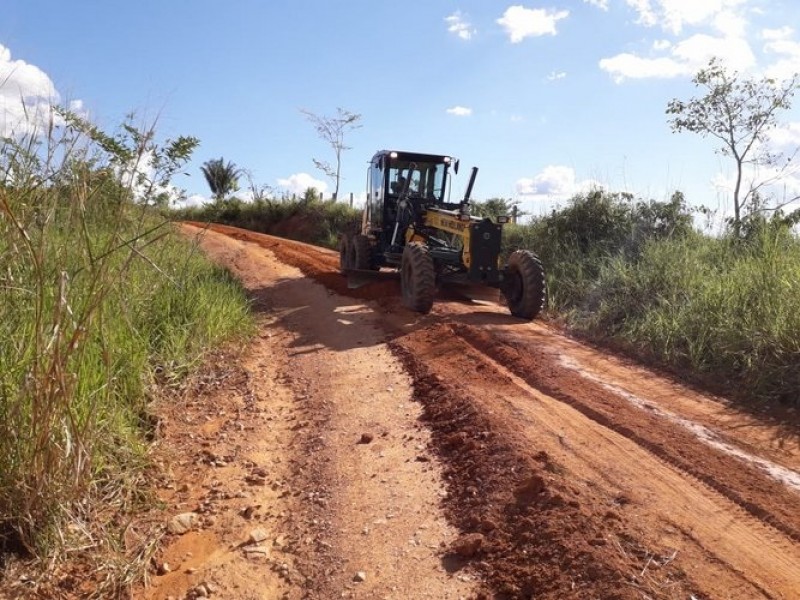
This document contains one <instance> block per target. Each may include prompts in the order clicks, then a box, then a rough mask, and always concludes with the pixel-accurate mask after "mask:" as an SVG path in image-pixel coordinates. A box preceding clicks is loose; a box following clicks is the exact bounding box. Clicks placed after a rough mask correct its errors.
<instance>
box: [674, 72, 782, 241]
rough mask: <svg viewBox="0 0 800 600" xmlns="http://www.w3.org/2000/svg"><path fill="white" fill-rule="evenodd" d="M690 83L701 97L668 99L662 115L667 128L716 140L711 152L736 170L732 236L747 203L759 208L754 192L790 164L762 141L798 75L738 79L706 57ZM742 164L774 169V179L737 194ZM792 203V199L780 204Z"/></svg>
mask: <svg viewBox="0 0 800 600" xmlns="http://www.w3.org/2000/svg"><path fill="white" fill-rule="evenodd" d="M692 81H693V83H694V84H695V87H697V88H700V89H701V90H703V91H704V94H703V95H702V96H700V97H697V98H692V99H690V100H687V101H682V100H678V99H673V100H671V101H670V102H669V104H668V105H667V114H668V115H673V117H672V118H671V119H670V125H671V127H672V130H673V131H675V132H680V131H690V132H692V133H698V134H700V135H701V136H703V137H707V136H711V137H713V138H716V139H717V140H718V141H719V142H720V146H719V148H718V149H717V152H718V153H720V154H722V155H723V156H730V157H731V158H732V159H733V161H734V164H735V166H736V183H735V185H734V190H733V210H734V217H733V225H734V229H735V230H736V231H737V232H738V231H739V228H740V226H741V222H742V216H743V212H744V211H745V210H746V209H747V208H748V205H749V206H750V210H758V209H759V208H761V207H760V206H759V202H758V200H759V198H760V196H759V195H758V193H757V192H758V189H759V188H761V187H762V186H764V185H766V184H768V183H774V182H775V181H776V180H777V179H778V177H779V176H780V173H782V172H783V171H784V170H785V169H786V167H787V166H788V164H789V162H790V161H791V158H792V157H791V156H790V157H788V158H786V157H783V158H782V157H781V156H780V155H776V154H772V153H770V151H769V149H768V148H767V144H766V142H767V141H768V135H769V132H770V131H772V130H774V129H775V127H776V126H777V124H778V120H777V114H778V113H779V112H780V111H781V110H788V109H789V108H790V107H791V100H792V96H793V95H794V92H795V90H796V89H797V86H798V75H797V74H795V75H794V77H792V78H791V79H789V80H788V81H783V82H778V81H776V80H775V79H771V78H769V77H763V78H760V79H755V78H744V77H742V76H740V74H739V73H737V72H735V71H734V72H733V73H729V72H728V71H726V70H725V68H724V67H723V66H722V65H720V63H719V62H718V61H717V59H712V60H711V61H710V62H709V64H708V66H707V67H706V68H704V69H701V70H700V71H699V72H698V73H697V75H695V76H694V78H693V79H692ZM748 165H750V166H753V167H758V166H770V167H776V168H777V173H778V174H779V175H778V176H777V177H772V178H770V179H768V180H764V181H761V182H760V183H759V182H755V181H754V182H752V183H751V185H750V186H749V188H748V189H746V190H743V181H742V180H743V178H744V171H745V168H746V167H747V166H748ZM793 200H796V198H792V199H791V200H788V201H785V202H783V203H782V204H783V205H785V204H788V203H789V202H792V201H793ZM776 208H777V207H776Z"/></svg>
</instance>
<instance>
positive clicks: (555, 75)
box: [547, 71, 567, 81]
mask: <svg viewBox="0 0 800 600" xmlns="http://www.w3.org/2000/svg"><path fill="white" fill-rule="evenodd" d="M566 76H567V74H566V73H565V72H564V71H552V72H551V73H550V75H548V76H547V81H558V80H559V79H564V78H565V77H566Z"/></svg>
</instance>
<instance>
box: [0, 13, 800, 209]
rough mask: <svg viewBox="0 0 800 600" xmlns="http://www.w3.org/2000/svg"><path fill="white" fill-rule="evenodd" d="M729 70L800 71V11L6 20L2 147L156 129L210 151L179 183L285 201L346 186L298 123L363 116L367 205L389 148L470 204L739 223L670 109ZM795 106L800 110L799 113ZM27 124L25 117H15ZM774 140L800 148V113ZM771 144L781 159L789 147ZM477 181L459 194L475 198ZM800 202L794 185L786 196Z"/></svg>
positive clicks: (700, 147)
mask: <svg viewBox="0 0 800 600" xmlns="http://www.w3.org/2000/svg"><path fill="white" fill-rule="evenodd" d="M712 55H718V56H720V57H721V58H722V60H723V61H724V62H725V64H727V65H729V66H730V67H731V68H733V69H737V70H741V71H744V72H748V73H753V74H759V75H760V74H764V73H766V74H769V75H773V76H778V77H783V76H788V75H789V74H791V73H793V72H796V71H800V4H798V3H797V0H548V1H546V2H539V1H535V2H525V3H522V4H514V3H511V2H497V1H489V0H460V1H450V0H409V1H407V2H404V3H400V2H387V1H384V0H370V1H367V0H351V1H343V0H342V1H339V2H334V1H332V0H329V1H323V0H273V1H270V2H267V1H262V2H256V1H253V0H247V1H245V0H242V1H236V0H234V1H231V2H228V3H220V2H218V1H215V2H211V1H207V0H193V1H191V2H190V1H188V0H166V1H165V0H161V1H160V2H153V1H150V0H141V1H139V2H136V3H123V2H119V1H116V0H109V1H107V2H92V3H89V2H71V3H67V2H54V1H43V0H19V1H13V0H5V2H4V5H3V8H2V16H0V81H4V82H5V83H4V84H3V85H2V86H1V87H0V127H2V126H5V127H6V128H8V127H9V123H10V122H11V121H12V120H13V117H14V116H15V115H17V114H18V113H19V111H18V110H17V109H16V108H15V107H14V104H15V103H19V100H20V96H24V97H25V98H26V99H27V101H28V102H36V101H37V99H38V100H41V101H44V99H46V98H49V99H53V98H54V99H55V100H57V101H58V102H61V103H69V102H73V106H75V107H79V108H80V109H81V110H84V111H86V112H87V114H88V115H89V116H90V118H91V119H93V120H95V121H96V122H97V123H99V124H100V125H101V126H103V127H105V128H108V129H113V127H114V126H115V125H116V124H117V123H119V122H120V121H121V120H122V119H123V118H124V116H125V115H126V114H128V113H130V112H132V111H133V112H136V113H137V115H138V116H139V117H140V118H141V119H143V120H144V121H147V120H152V119H153V118H155V117H156V116H158V119H159V124H158V131H159V133H160V135H161V136H163V137H167V136H175V135H178V134H187V135H194V136H197V137H198V138H200V140H201V146H200V147H199V148H198V150H197V151H196V153H195V158H194V160H193V161H192V163H191V164H190V165H189V167H188V169H187V171H188V173H189V174H190V176H189V177H181V178H179V179H178V180H177V181H176V183H177V184H178V185H179V186H180V187H182V188H185V189H186V190H187V192H188V193H189V195H190V196H193V201H195V202H196V201H199V200H200V199H201V198H202V197H208V195H209V192H208V190H207V188H206V185H205V182H204V180H203V177H202V174H201V173H200V170H199V167H200V165H201V164H202V163H203V162H204V161H206V160H208V159H211V158H217V157H220V156H222V157H224V158H225V159H226V160H231V161H233V162H235V163H236V164H237V165H238V166H240V167H243V168H246V169H248V170H249V171H251V172H252V174H253V178H254V179H255V181H256V182H257V183H259V184H268V185H270V186H273V187H274V188H276V189H277V190H278V191H281V190H293V189H295V188H297V187H298V186H299V187H302V186H303V185H307V184H308V183H315V182H316V185H318V186H319V187H324V188H325V191H326V192H328V193H330V191H331V190H332V189H333V186H332V184H331V182H330V181H326V180H325V177H324V175H323V174H322V173H321V172H319V171H317V170H315V169H314V166H313V164H312V157H315V158H320V159H325V160H330V159H332V156H331V153H330V151H329V149H328V148H327V147H326V146H325V145H324V143H323V142H322V141H321V140H319V139H318V138H317V136H316V134H315V132H314V130H313V128H312V126H311V125H310V124H309V123H308V122H307V121H306V120H305V119H304V117H303V115H302V114H301V113H300V109H301V108H305V109H308V110H311V111H313V112H315V113H319V114H329V115H332V114H334V113H335V111H336V108H337V107H343V108H345V109H348V110H350V111H353V112H356V113H360V114H361V115H362V124H363V127H361V128H360V129H358V130H356V131H353V132H351V133H350V134H348V137H347V139H346V143H347V144H348V145H349V146H352V149H351V150H349V151H347V153H346V154H345V156H344V162H343V175H344V180H343V182H342V186H341V192H342V193H343V195H345V194H348V193H349V192H353V193H355V194H356V197H359V196H362V195H363V190H364V185H365V182H364V179H365V170H366V163H367V161H368V160H369V158H370V157H371V156H372V154H373V153H374V152H375V151H376V150H378V149H382V148H393V149H403V150H415V151H421V152H432V153H443V154H451V155H454V156H457V157H459V158H461V160H462V165H464V166H471V165H477V166H479V167H480V169H481V170H480V174H479V177H478V181H477V184H476V188H475V191H474V196H475V197H477V198H479V199H481V198H487V197H491V196H502V197H508V198H515V199H519V200H520V201H521V202H522V205H523V207H524V208H525V209H526V210H529V211H530V212H532V213H534V214H538V213H540V212H542V211H544V210H547V209H548V208H550V207H551V206H552V205H553V204H555V203H563V202H564V201H565V199H566V198H568V197H569V196H570V195H572V194H573V193H575V192H576V191H578V190H580V189H582V188H583V187H585V186H588V185H592V184H599V185H602V186H603V187H605V188H607V189H611V190H614V191H630V192H633V193H635V194H637V195H642V196H645V197H652V198H655V199H665V198H666V197H668V196H669V194H670V193H671V192H672V191H673V190H675V189H680V190H682V191H684V193H685V194H686V196H687V198H688V200H689V201H690V202H691V203H693V204H705V205H707V206H710V207H711V208H721V209H725V208H726V206H727V202H726V198H727V193H726V191H725V181H726V179H727V178H729V177H730V175H731V174H732V171H731V165H729V164H728V162H727V161H726V160H725V159H723V158H722V157H719V156H717V155H715V154H714V152H713V149H714V146H713V144H712V143H711V142H710V141H709V140H703V139H701V138H698V137H695V136H693V135H692V134H673V133H671V132H670V129H669V126H668V123H667V117H666V115H665V112H664V111H665V108H666V105H667V102H668V101H669V100H670V99H672V98H674V97H679V98H688V97H690V96H691V95H692V94H693V89H694V88H693V86H692V85H691V83H690V79H691V76H692V74H693V73H695V72H696V71H697V70H698V69H699V68H700V67H702V66H704V65H705V64H706V63H707V61H708V58H709V57H710V56H712ZM797 104H798V105H800V98H798V99H797ZM15 111H16V112H15ZM784 121H785V122H786V123H787V127H786V129H785V130H784V131H783V132H782V133H781V134H780V136H778V138H776V139H777V140H778V141H779V142H780V143H781V144H783V146H784V147H796V146H798V145H800V110H798V109H797V108H795V109H793V110H792V112H790V113H788V114H786V115H784ZM776 143H777V142H776ZM465 173H468V169H464V170H463V171H462V174H461V176H460V178H459V181H457V183H456V186H455V192H454V193H459V192H460V191H461V190H462V189H463V187H464V186H465V184H466V179H467V176H466V175H465ZM784 183H786V189H787V190H789V191H790V192H791V191H796V192H797V193H800V177H790V178H788V179H786V180H785V182H784Z"/></svg>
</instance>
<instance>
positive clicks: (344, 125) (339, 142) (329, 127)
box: [300, 108, 361, 200]
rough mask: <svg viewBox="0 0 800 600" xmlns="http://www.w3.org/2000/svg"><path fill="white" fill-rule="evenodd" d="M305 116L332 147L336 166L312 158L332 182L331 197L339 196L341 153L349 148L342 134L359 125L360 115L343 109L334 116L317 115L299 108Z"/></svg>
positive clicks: (339, 109) (338, 110)
mask: <svg viewBox="0 0 800 600" xmlns="http://www.w3.org/2000/svg"><path fill="white" fill-rule="evenodd" d="M300 112H301V113H303V114H304V115H305V116H306V118H307V119H308V120H309V121H310V122H311V124H312V125H313V126H314V129H315V130H316V131H317V135H318V136H319V137H320V138H321V139H322V140H323V141H325V143H327V144H328V145H329V146H330V147H331V148H332V149H333V153H334V156H335V158H336V166H335V167H333V166H332V165H331V164H330V163H329V162H327V161H323V160H318V159H316V158H312V159H311V160H312V161H314V166H315V167H316V168H318V169H319V170H320V171H322V172H323V173H325V175H327V176H328V177H329V178H330V179H331V180H332V181H333V182H334V191H333V199H334V200H336V199H337V198H338V197H339V182H340V180H341V178H342V175H341V174H342V153H343V152H344V151H345V150H350V147H349V146H345V145H344V134H345V133H346V132H347V131H351V130H353V129H358V128H359V127H361V125H360V124H359V120H360V119H361V115H359V114H356V113H353V112H350V111H349V110H344V109H343V108H337V109H336V116H335V117H326V116H323V115H317V114H315V113H313V112H311V111H309V110H306V109H300Z"/></svg>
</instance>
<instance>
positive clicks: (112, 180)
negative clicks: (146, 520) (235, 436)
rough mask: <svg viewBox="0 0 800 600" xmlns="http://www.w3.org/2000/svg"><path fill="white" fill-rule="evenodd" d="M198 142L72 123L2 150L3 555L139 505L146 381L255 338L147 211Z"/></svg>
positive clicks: (10, 142)
mask: <svg viewBox="0 0 800 600" xmlns="http://www.w3.org/2000/svg"><path fill="white" fill-rule="evenodd" d="M192 147H193V143H191V140H190V139H187V138H179V139H178V140H175V141H174V142H170V143H169V144H168V145H167V146H165V147H164V148H159V147H158V146H157V145H155V144H154V142H153V134H152V131H146V132H140V131H138V130H136V129H134V128H132V127H130V126H129V125H126V127H124V128H123V130H122V132H121V133H120V134H118V135H116V136H113V137H111V136H107V135H105V134H103V133H101V132H99V131H98V130H96V129H95V128H93V127H92V126H90V125H89V124H87V123H85V122H83V121H81V120H80V119H77V118H76V117H74V116H73V115H68V114H66V115H64V116H62V117H59V116H54V117H53V119H52V120H51V123H50V128H49V130H48V131H47V132H45V134H44V135H37V134H34V135H30V136H27V137H25V138H23V139H19V138H17V139H5V140H4V141H2V143H1V144H0V297H2V301H0V547H2V546H5V547H6V548H9V547H17V548H22V549H25V550H27V551H29V552H31V553H34V554H38V555H45V554H48V555H52V553H53V552H55V551H57V550H59V549H64V548H66V547H68V546H70V544H71V543H72V542H73V540H71V539H70V537H71V534H70V532H74V531H79V530H81V529H82V527H77V528H65V523H68V522H70V521H74V520H82V519H85V518H86V517H87V515H89V514H91V513H93V512H95V511H98V512H108V511H111V512H112V513H113V511H115V510H120V511H124V510H125V509H126V508H129V507H130V506H132V504H134V503H136V502H138V501H139V500H140V499H141V498H140V495H141V490H140V488H139V484H140V481H139V475H140V474H141V469H142V468H143V466H144V465H145V448H146V446H145V442H144V439H145V437H144V435H145V433H146V432H145V431H143V429H142V424H143V422H144V421H143V418H142V417H143V415H144V413H145V411H146V403H147V398H148V392H149V390H150V389H151V386H152V385H153V384H154V383H155V382H156V380H157V379H158V380H161V381H170V380H174V379H177V378H180V377H181V376H182V375H183V374H185V373H186V372H187V371H188V370H189V369H190V368H191V367H192V365H194V364H195V363H197V361H198V360H199V359H200V357H201V356H202V355H203V353H204V352H205V351H207V350H208V349H209V348H212V347H213V346H214V345H216V344H218V343H220V342H222V341H223V340H226V339H231V338H232V337H234V336H237V335H242V334H243V333H246V332H247V330H248V328H249V327H250V317H249V313H248V306H247V301H246V299H245V296H244V294H243V292H242V290H241V289H240V288H239V287H238V286H237V285H236V284H235V283H234V282H233V281H232V280H231V278H230V277H229V276H227V275H226V274H225V273H224V272H222V271H221V270H219V269H218V268H216V267H214V266H212V265H211V264H209V263H207V262H206V261H205V260H204V259H203V258H202V257H201V256H200V255H199V254H198V253H197V252H195V251H194V249H193V247H192V246H191V245H190V244H189V243H188V242H186V241H184V240H183V239H182V238H180V236H178V235H177V234H176V233H175V232H174V231H173V229H172V227H171V225H170V224H169V223H168V222H166V221H165V220H164V219H163V217H161V216H159V214H158V213H157V212H156V211H154V210H153V209H151V208H150V207H149V206H148V204H149V203H151V202H152V201H153V199H154V198H158V197H159V196H160V195H163V194H164V193H165V190H166V189H167V188H165V187H164V186H165V184H166V182H167V180H168V177H169V175H170V174H171V173H173V172H174V171H175V170H176V169H177V168H179V167H180V165H181V164H182V163H183V161H184V160H185V159H186V158H187V157H188V153H189V152H191V149H192ZM144 163H147V169H143V170H140V169H133V168H132V165H136V164H139V165H144ZM0 549H1V548H0Z"/></svg>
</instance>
